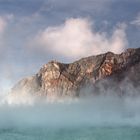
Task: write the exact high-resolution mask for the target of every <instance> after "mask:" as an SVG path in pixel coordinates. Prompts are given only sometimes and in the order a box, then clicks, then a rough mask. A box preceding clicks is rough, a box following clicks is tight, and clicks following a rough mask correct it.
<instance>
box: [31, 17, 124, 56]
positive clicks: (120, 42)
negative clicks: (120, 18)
mask: <svg viewBox="0 0 140 140" xmlns="http://www.w3.org/2000/svg"><path fill="white" fill-rule="evenodd" d="M92 27H93V26H92V23H91V22H90V21H89V20H88V19H82V18H76V19H75V18H70V19H68V20H66V21H65V23H64V24H62V25H59V26H55V27H48V28H46V29H45V30H44V31H41V32H40V33H39V34H38V35H37V36H36V37H35V41H34V42H35V43H34V45H33V44H32V46H36V47H37V49H39V50H41V51H43V52H47V53H48V52H50V53H53V54H56V55H60V56H64V57H68V58H80V57H85V56H89V55H96V54H100V53H104V52H107V51H112V52H115V53H120V52H122V51H123V50H124V49H125V47H126V46H127V39H126V34H125V25H124V24H120V25H119V26H117V27H116V28H115V29H114V31H113V33H112V35H111V36H109V35H108V34H107V33H106V32H96V31H95V30H94V29H92Z"/></svg>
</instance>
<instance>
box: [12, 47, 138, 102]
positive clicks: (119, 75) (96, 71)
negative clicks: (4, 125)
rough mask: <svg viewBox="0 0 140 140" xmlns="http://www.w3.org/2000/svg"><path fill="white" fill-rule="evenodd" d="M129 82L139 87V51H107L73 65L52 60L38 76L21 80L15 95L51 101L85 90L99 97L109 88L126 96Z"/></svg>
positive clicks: (78, 94) (15, 88)
mask: <svg viewBox="0 0 140 140" xmlns="http://www.w3.org/2000/svg"><path fill="white" fill-rule="evenodd" d="M124 81H125V82H124ZM128 81H129V82H131V84H132V85H133V87H135V88H139V85H140V48H136V49H127V50H126V51H125V52H123V53H121V54H114V53H112V52H107V53H104V54H100V55H97V56H90V57H86V58H82V59H80V60H78V61H75V62H73V63H70V64H63V63H60V62H57V61H50V62H48V63H47V64H45V65H44V66H43V67H42V68H41V69H40V70H39V72H38V73H37V74H36V75H34V76H32V77H27V78H25V79H23V80H21V81H19V82H18V83H17V84H16V85H15V86H14V87H13V89H12V93H18V92H22V93H25V94H32V95H37V96H41V97H47V99H50V100H51V99H58V98H65V97H79V96H81V95H82V92H81V91H82V89H84V88H88V89H90V93H91V94H96V95H97V94H100V92H103V91H107V90H108V89H111V90H112V91H114V92H117V94H119V95H123V94H125V90H126V89H128V87H129V85H128V83H129V82H128ZM102 90H103V91H102ZM18 94H20V93H18ZM85 94H86V93H85ZM136 94H138V93H136Z"/></svg>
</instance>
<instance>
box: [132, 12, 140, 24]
mask: <svg viewBox="0 0 140 140" xmlns="http://www.w3.org/2000/svg"><path fill="white" fill-rule="evenodd" d="M130 24H132V25H136V26H140V13H139V14H138V16H137V17H136V19H135V20H133V21H131V22H130Z"/></svg>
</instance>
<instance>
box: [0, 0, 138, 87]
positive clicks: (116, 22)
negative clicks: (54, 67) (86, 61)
mask: <svg viewBox="0 0 140 140" xmlns="http://www.w3.org/2000/svg"><path fill="white" fill-rule="evenodd" d="M139 36H140V1H139V0H0V63H1V73H0V81H1V82H0V87H1V88H4V87H6V88H7V87H9V86H12V85H13V84H14V83H15V82H17V81H18V80H19V79H21V78H23V77H24V76H28V75H32V74H34V73H36V72H37V71H38V70H39V68H40V67H41V66H42V65H43V64H45V63H47V62H48V61H50V60H51V59H57V60H59V61H62V62H71V61H73V60H76V59H79V58H81V57H84V56H88V55H95V54H98V53H104V52H106V51H114V52H115V53H119V52H121V51H123V50H124V49H126V48H130V47H131V48H136V47H139V44H140V40H139Z"/></svg>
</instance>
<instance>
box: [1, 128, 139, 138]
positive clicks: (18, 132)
mask: <svg viewBox="0 0 140 140" xmlns="http://www.w3.org/2000/svg"><path fill="white" fill-rule="evenodd" d="M0 140H140V127H131V126H123V127H85V128H81V127H79V128H78V127H77V128H74V129H73V128H61V129H49V128H46V129H45V128H44V129H41V128H28V129H27V128H26V129H21V128H20V129H12V128H11V129H0Z"/></svg>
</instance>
